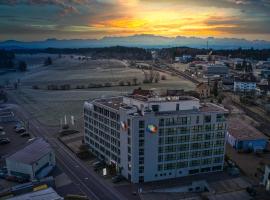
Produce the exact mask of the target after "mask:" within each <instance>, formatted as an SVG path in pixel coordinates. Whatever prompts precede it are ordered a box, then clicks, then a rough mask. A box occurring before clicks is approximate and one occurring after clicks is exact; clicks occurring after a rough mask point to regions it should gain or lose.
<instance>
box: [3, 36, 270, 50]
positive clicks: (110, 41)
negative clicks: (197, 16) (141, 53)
mask: <svg viewBox="0 0 270 200" xmlns="http://www.w3.org/2000/svg"><path fill="white" fill-rule="evenodd" d="M110 46H127V47H141V48H168V47H179V46H186V47H191V48H207V47H208V48H211V49H237V48H243V49H249V48H254V49H269V48H270V41H265V40H246V39H237V38H214V37H208V38H198V37H183V36H177V37H163V36H156V35H133V36H125V37H104V38H102V39H67V40H59V39H47V40H43V41H32V42H22V41H16V40H7V41H2V42H0V48H2V49H44V48H96V47H110Z"/></svg>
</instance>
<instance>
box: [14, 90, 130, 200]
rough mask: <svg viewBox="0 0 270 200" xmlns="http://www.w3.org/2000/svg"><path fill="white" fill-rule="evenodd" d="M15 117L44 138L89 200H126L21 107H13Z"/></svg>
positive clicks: (62, 167) (47, 128)
mask: <svg viewBox="0 0 270 200" xmlns="http://www.w3.org/2000/svg"><path fill="white" fill-rule="evenodd" d="M10 98H12V100H11V101H14V102H16V103H19V102H18V100H16V98H15V97H14V96H13V97H12V95H9V99H10ZM14 108H15V112H16V115H17V116H18V117H19V118H20V119H22V120H24V121H28V123H29V130H30V132H31V133H32V134H33V135H34V136H36V137H42V138H44V139H45V140H46V141H47V142H48V143H49V144H50V145H51V146H52V148H53V149H54V151H55V155H56V160H57V165H58V166H59V167H60V168H61V169H62V171H63V172H64V173H66V174H67V176H68V177H69V178H70V179H71V180H72V182H73V183H74V184H76V185H77V186H78V188H80V190H81V192H82V193H84V194H85V195H86V196H87V197H88V198H89V199H91V200H126V198H125V197H124V196H123V195H122V194H120V193H119V191H117V190H116V189H115V188H113V187H112V186H110V185H109V184H108V183H106V182H104V181H103V180H102V179H101V178H100V177H99V176H98V175H97V174H96V173H95V172H94V171H93V169H92V168H90V167H87V166H86V165H85V163H83V162H82V161H81V160H80V159H78V158H77V157H76V156H75V155H74V154H73V153H72V152H71V151H70V150H69V149H68V148H67V147H66V146H65V145H64V144H62V143H61V142H60V141H59V140H58V139H57V138H56V136H55V135H54V133H55V129H52V128H49V127H46V126H45V125H43V124H41V123H40V122H39V121H38V120H37V119H35V118H33V117H32V116H31V114H30V113H29V112H28V111H27V110H26V109H24V108H23V107H22V106H15V107H14Z"/></svg>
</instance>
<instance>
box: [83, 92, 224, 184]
mask: <svg viewBox="0 0 270 200" xmlns="http://www.w3.org/2000/svg"><path fill="white" fill-rule="evenodd" d="M226 113H227V111H226V110H225V109H224V108H222V107H220V106H217V105H214V104H210V103H209V104H200V101H199V100H198V99H196V98H194V97H184V96H161V95H156V94H154V92H153V91H148V90H141V89H138V90H135V91H134V92H133V94H131V95H128V96H123V97H114V98H108V99H97V100H93V101H91V102H85V105H84V116H85V142H86V144H88V145H89V149H90V150H91V151H92V152H93V153H95V154H96V155H97V156H98V157H99V158H100V159H103V160H105V161H106V162H107V163H110V164H114V165H115V166H116V167H117V169H118V170H119V171H120V173H121V174H122V175H123V176H125V177H126V178H127V179H128V180H130V181H131V182H134V183H137V182H148V181H155V180H162V179H169V178H175V177H182V176H187V175H192V174H197V173H206V172H213V171H220V170H222V169H223V163H224V152H225V135H226V130H227V125H226Z"/></svg>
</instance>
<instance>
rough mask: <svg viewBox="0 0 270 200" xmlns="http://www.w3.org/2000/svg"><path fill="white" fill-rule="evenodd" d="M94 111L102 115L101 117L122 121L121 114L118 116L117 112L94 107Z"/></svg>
mask: <svg viewBox="0 0 270 200" xmlns="http://www.w3.org/2000/svg"><path fill="white" fill-rule="evenodd" d="M94 111H95V112H97V113H99V114H101V115H104V116H106V117H109V118H111V119H113V120H116V121H119V119H120V116H119V114H117V113H115V112H111V111H109V110H107V109H105V108H103V107H99V106H96V105H94Z"/></svg>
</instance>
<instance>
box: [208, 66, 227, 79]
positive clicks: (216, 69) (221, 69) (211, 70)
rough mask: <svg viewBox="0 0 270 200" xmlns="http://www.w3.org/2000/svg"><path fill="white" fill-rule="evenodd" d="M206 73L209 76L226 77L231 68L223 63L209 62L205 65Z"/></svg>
mask: <svg viewBox="0 0 270 200" xmlns="http://www.w3.org/2000/svg"><path fill="white" fill-rule="evenodd" d="M203 70H204V75H205V76H207V77H211V76H217V75H218V76H221V77H226V76H228V73H229V68H228V67H227V66H226V65H222V64H208V65H205V66H204V67H203Z"/></svg>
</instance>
